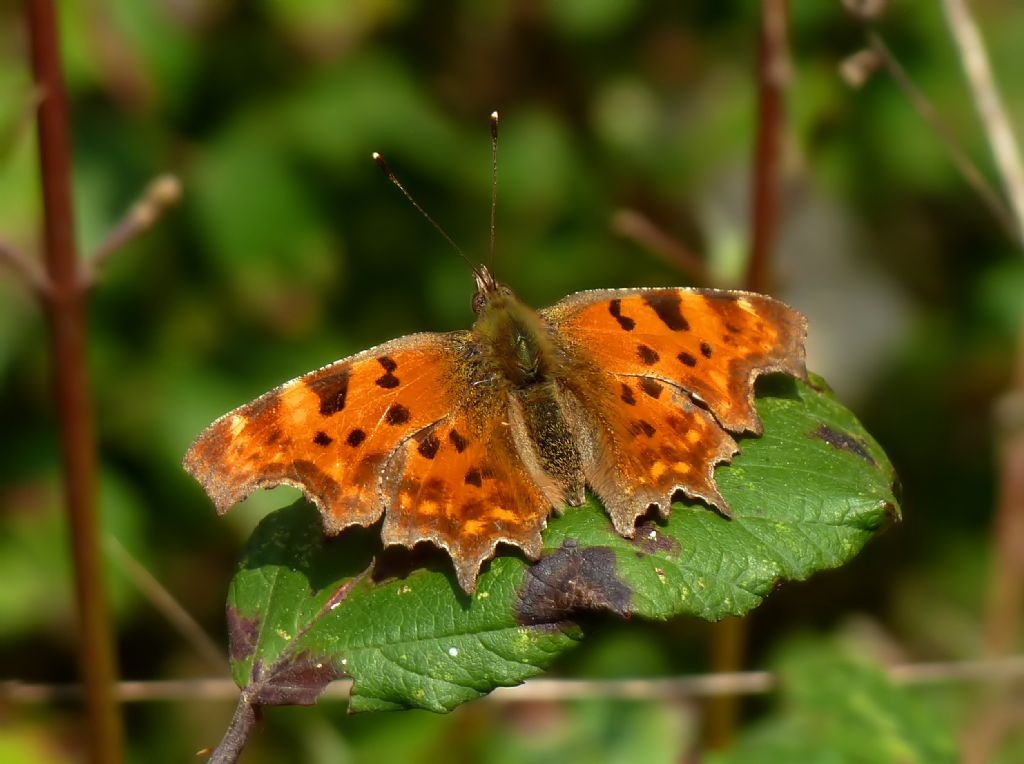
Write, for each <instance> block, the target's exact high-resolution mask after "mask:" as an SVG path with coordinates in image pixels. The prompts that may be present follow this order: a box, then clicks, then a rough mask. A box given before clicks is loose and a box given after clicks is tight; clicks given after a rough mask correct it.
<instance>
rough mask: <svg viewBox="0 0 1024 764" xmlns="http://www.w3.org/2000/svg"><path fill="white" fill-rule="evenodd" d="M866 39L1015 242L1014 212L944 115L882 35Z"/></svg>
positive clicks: (952, 159)
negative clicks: (925, 93) (965, 147)
mask: <svg viewBox="0 0 1024 764" xmlns="http://www.w3.org/2000/svg"><path fill="white" fill-rule="evenodd" d="M867 40H868V45H870V46H871V50H873V51H874V52H875V53H876V54H877V55H878V57H879V59H880V60H881V62H882V64H883V65H884V66H885V69H886V71H888V72H889V76H891V77H892V79H893V82H895V83H896V85H897V87H899V89H900V90H902V91H903V94H904V95H905V96H906V97H907V99H908V100H909V101H910V104H911V106H913V107H914V110H915V111H917V113H918V115H919V116H920V117H921V119H923V120H924V121H925V122H927V123H928V126H929V127H930V128H931V129H932V130H933V131H934V133H935V134H936V135H937V136H938V137H939V140H941V141H942V144H943V146H945V148H946V153H948V154H949V158H950V160H951V161H952V162H953V166H954V167H956V169H957V171H958V172H959V173H960V175H961V177H962V178H963V179H964V180H965V181H966V182H967V185H969V186H970V187H971V188H973V189H974V192H975V193H976V194H977V195H978V196H979V197H980V199H981V200H982V202H984V204H985V206H986V207H988V209H989V211H990V212H991V213H992V215H993V216H994V217H995V218H996V220H997V221H998V222H999V225H1000V226H1001V227H1002V229H1003V230H1004V231H1005V232H1006V233H1007V235H1008V236H1010V238H1012V239H1014V240H1016V238H1017V227H1016V225H1015V224H1014V222H1013V213H1012V212H1011V211H1010V209H1009V207H1007V206H1006V202H1005V201H1004V200H1003V197H1002V196H1000V194H999V192H998V191H996V190H995V189H994V188H993V187H992V185H991V184H990V183H989V182H988V181H987V180H986V179H985V176H984V175H982V173H981V171H980V170H979V169H978V167H977V165H975V164H974V162H972V161H971V159H970V157H969V156H968V155H967V151H966V150H965V149H964V147H963V146H962V145H961V144H960V141H959V140H958V139H957V137H956V135H955V134H954V133H953V130H952V129H951V128H950V127H949V125H948V124H947V123H946V121H945V120H944V119H943V118H942V115H940V114H939V112H938V110H937V109H936V108H935V107H934V106H933V105H932V104H931V102H930V101H929V100H928V98H927V97H926V96H925V95H924V93H922V92H921V91H920V90H919V89H918V87H917V86H916V85H915V84H914V81H913V80H911V79H910V75H909V74H908V73H907V70H906V69H904V68H903V66H902V64H900V62H899V59H897V58H896V56H895V54H894V53H893V52H892V50H890V48H889V46H888V45H886V44H885V41H884V40H883V39H882V37H881V35H879V34H878V32H875V31H873V30H870V29H869V30H868V31H867Z"/></svg>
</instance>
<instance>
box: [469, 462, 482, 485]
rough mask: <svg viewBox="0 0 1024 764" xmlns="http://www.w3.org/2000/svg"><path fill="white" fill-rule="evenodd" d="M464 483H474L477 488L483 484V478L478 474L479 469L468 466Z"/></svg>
mask: <svg viewBox="0 0 1024 764" xmlns="http://www.w3.org/2000/svg"><path fill="white" fill-rule="evenodd" d="M466 485H475V486H476V487H477V488H479V487H480V486H482V485H483V478H482V476H481V475H480V470H478V469H477V468H476V467H470V468H469V470H468V471H467V472H466Z"/></svg>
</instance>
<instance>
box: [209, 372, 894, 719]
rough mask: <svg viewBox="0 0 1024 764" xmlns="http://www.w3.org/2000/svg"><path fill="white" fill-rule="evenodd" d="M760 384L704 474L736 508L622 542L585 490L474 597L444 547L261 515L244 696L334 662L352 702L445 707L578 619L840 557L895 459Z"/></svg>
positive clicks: (532, 666)
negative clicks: (726, 458)
mask: <svg viewBox="0 0 1024 764" xmlns="http://www.w3.org/2000/svg"><path fill="white" fill-rule="evenodd" d="M767 381H768V382H769V384H767V385H763V386H762V387H761V397H760V398H759V400H758V410H759V412H760V414H761V418H762V421H763V423H764V435H763V436H762V437H760V438H745V439H743V440H742V442H741V449H742V451H741V453H740V454H739V455H738V456H737V457H736V458H735V460H734V461H733V463H732V464H731V465H729V466H723V467H721V468H719V469H718V471H717V473H716V477H717V480H718V485H719V488H720V490H721V492H722V494H723V495H724V496H725V498H726V499H727V500H728V501H729V503H730V505H731V506H732V509H733V515H734V517H733V519H731V520H727V519H725V518H723V517H721V516H719V515H717V514H716V513H714V512H712V511H710V510H708V509H707V508H706V507H704V506H703V505H699V504H682V503H679V504H676V505H674V507H673V510H672V515H671V517H670V519H668V520H667V521H654V520H646V521H644V522H643V523H642V524H641V526H640V527H639V528H638V531H637V535H636V538H635V539H624V538H622V537H620V536H619V535H618V534H616V533H615V532H614V530H613V529H612V527H611V523H610V522H609V520H608V518H607V515H606V514H605V513H604V511H603V510H602V509H601V507H600V506H599V504H598V503H597V502H596V500H593V499H591V500H590V502H588V504H587V505H585V506H583V507H580V508H576V509H570V510H567V511H566V513H565V514H564V515H563V516H562V517H557V518H553V519H552V520H551V522H550V525H549V527H548V529H547V531H546V532H545V536H544V538H545V551H544V556H543V557H542V559H541V560H540V561H539V562H538V563H536V564H535V565H532V566H527V564H526V563H525V562H524V561H523V559H522V558H521V557H520V556H516V555H503V556H500V557H498V558H497V559H495V560H494V561H493V562H492V563H491V564H490V565H489V566H488V567H487V568H486V569H485V572H484V573H483V574H482V575H481V577H480V579H479V581H478V585H477V591H476V593H475V594H473V595H472V596H468V595H465V594H464V593H463V592H462V591H461V590H460V589H459V588H458V586H457V584H455V582H454V578H453V575H452V572H451V565H450V563H449V561H448V560H447V558H445V557H443V556H442V555H440V554H437V555H434V556H433V557H431V558H430V559H429V564H428V565H427V566H426V567H423V566H422V565H419V564H418V562H417V560H418V559H419V557H422V555H419V556H417V553H409V552H405V551H403V550H389V551H388V552H387V553H385V554H384V556H383V558H381V559H380V560H378V564H377V566H376V568H374V566H373V557H374V553H375V550H376V553H377V554H378V555H379V554H380V552H379V540H378V539H377V536H376V532H375V531H365V530H351V531H346V532H345V533H344V534H342V536H341V537H340V538H335V539H326V538H325V537H324V536H323V534H322V531H321V524H320V519H319V516H318V515H317V513H316V511H315V510H314V509H313V508H312V507H311V506H309V505H307V504H305V503H304V502H299V503H297V504H295V505H293V506H291V507H289V508H287V509H283V510H280V511H278V512H276V513H274V514H273V515H271V516H269V517H268V518H266V519H265V520H264V521H263V523H262V524H261V525H260V526H259V527H258V528H257V530H256V532H255V533H254V535H253V537H252V539H251V541H250V544H249V548H248V551H247V553H246V555H245V558H244V560H243V562H242V566H241V569H240V570H239V572H238V573H237V575H236V576H235V578H234V580H233V582H232V585H231V591H230V594H229V600H228V614H229V627H230V631H231V643H232V649H231V653H232V666H233V671H234V676H235V680H236V681H237V682H238V684H239V686H240V687H242V688H243V689H244V690H245V692H246V693H247V695H248V698H249V700H250V701H251V702H253V703H257V704H260V705H274V704H279V703H312V702H314V701H315V700H316V698H317V697H318V695H319V694H320V692H321V691H322V689H323V687H324V686H326V684H327V683H328V682H329V681H331V680H332V679H334V678H337V677H339V676H342V675H345V674H347V675H349V676H351V677H353V678H354V680H355V684H354V688H353V697H352V701H351V709H352V710H355V711H358V710H377V709H390V708H399V707H420V708H427V709H431V710H435V711H446V710H450V709H451V708H454V707H455V706H457V705H458V704H460V703H463V702H465V701H467V700H471V699H473V698H476V697H478V696H480V695H483V694H485V693H487V692H489V691H490V690H491V689H493V688H494V687H498V686H504V685H513V684H516V683H518V682H521V681H523V680H524V679H526V678H527V677H529V676H532V675H534V674H537V673H539V672H540V671H542V670H543V669H544V668H545V667H546V666H548V665H549V664H550V662H551V661H552V660H553V658H554V657H555V656H556V655H557V654H558V653H560V652H562V651H564V650H566V649H568V648H569V647H571V646H573V644H575V642H576V641H577V640H578V639H579V638H580V632H579V629H578V628H577V627H576V626H575V625H574V624H573V623H572V622H571V619H572V617H573V616H574V615H576V614H578V613H581V612H585V611H600V610H604V611H608V612H612V613H616V614H618V615H622V616H627V615H640V616H645V617H649V618H668V617H670V616H673V615H677V614H680V613H690V614H693V615H697V616H700V617H702V618H708V619H717V618H721V617H723V616H725V615H730V614H733V615H738V614H742V613H744V612H746V611H748V610H750V609H751V608H753V607H755V606H756V605H757V604H758V603H759V602H760V601H761V599H762V598H763V597H764V596H766V595H767V594H768V593H769V592H770V591H771V590H772V589H773V587H774V586H775V585H776V584H777V582H778V581H779V580H781V579H802V578H806V577H807V576H809V575H810V574H811V573H813V572H814V571H816V570H821V569H824V568H830V567H835V566H838V565H841V564H843V563H844V562H846V561H847V560H849V559H850V558H851V557H852V556H853V555H855V554H856V553H857V552H858V551H859V550H860V548H861V547H862V546H863V545H864V543H865V542H866V541H867V540H868V538H870V536H871V534H872V533H873V532H874V531H875V530H877V529H878V528H879V527H881V526H882V525H883V524H884V522H885V520H886V518H887V517H889V516H891V515H893V514H895V513H897V511H898V510H896V500H895V498H894V497H893V495H892V489H891V485H892V482H893V472H892V467H891V466H890V465H889V463H888V461H887V460H886V458H885V455H884V453H883V452H882V451H881V449H880V448H879V446H878V445H877V444H876V443H875V442H874V441H873V440H872V439H871V437H870V436H869V435H868V434H867V433H866V432H865V431H864V430H863V428H862V427H861V425H860V424H859V423H858V422H857V420H856V419H855V418H854V417H853V415H852V414H851V413H850V412H849V411H847V410H846V409H845V408H843V407H842V406H841V405H840V404H839V403H838V402H837V401H836V400H835V399H834V398H833V397H832V396H831V394H830V393H829V392H828V391H826V390H824V389H818V388H817V387H810V386H808V385H806V384H804V383H799V382H796V381H793V380H788V379H786V380H767ZM815 384H817V383H815ZM388 568H391V569H392V570H391V571H390V572H389V570H388ZM396 568H397V571H396ZM410 571H412V572H410ZM396 572H397V573H399V575H396ZM405 574H407V575H405Z"/></svg>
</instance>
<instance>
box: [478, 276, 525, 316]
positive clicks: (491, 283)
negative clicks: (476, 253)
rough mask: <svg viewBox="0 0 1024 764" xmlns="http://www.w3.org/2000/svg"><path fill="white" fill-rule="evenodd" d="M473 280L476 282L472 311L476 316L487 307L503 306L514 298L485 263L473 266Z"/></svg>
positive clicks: (480, 314) (510, 291) (482, 312)
mask: <svg viewBox="0 0 1024 764" xmlns="http://www.w3.org/2000/svg"><path fill="white" fill-rule="evenodd" d="M473 280H474V281H475V282H476V291H475V292H474V293H473V313H475V314H476V316H477V318H479V317H480V316H482V315H483V314H484V313H485V312H486V311H487V309H488V308H494V307H498V306H504V305H505V304H507V303H508V302H510V301H515V299H516V296H515V294H514V293H513V292H512V290H511V289H509V288H508V287H507V286H505V285H504V284H500V283H498V282H497V281H496V280H495V278H494V276H493V275H492V274H491V272H490V271H489V270H488V269H487V266H486V265H478V266H476V267H475V268H473Z"/></svg>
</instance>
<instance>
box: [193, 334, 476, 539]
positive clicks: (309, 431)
mask: <svg viewBox="0 0 1024 764" xmlns="http://www.w3.org/2000/svg"><path fill="white" fill-rule="evenodd" d="M457 340H458V335H457V334H450V335H442V334H420V335H412V336H409V337H403V338H400V339H397V340H393V341H392V342H388V343H385V344H383V345H380V346H378V347H375V348H372V349H370V350H367V351H365V352H362V353H359V354H358V355H355V356H352V357H350V358H346V359H343V360H341V361H338V362H336V363H333V364H331V365H330V366H325V367H323V368H322V369H319V370H317V371H314V372H311V373H309V374H306V375H304V376H301V377H298V378H297V379H293V380H292V381H291V382H287V383H285V384H284V385H281V386H280V387H278V388H275V389H274V390H271V391H270V392H269V393H267V394H265V395H263V396H261V397H259V398H257V399H256V400H255V401H253V402H252V403H249V404H248V405H245V406H242V407H241V408H238V409H236V410H234V411H232V412H230V413H228V414H226V415H225V416H223V417H221V418H220V419H218V420H217V421H216V422H214V423H213V424H212V425H210V427H208V428H207V429H206V430H205V431H204V432H203V433H202V434H201V435H200V436H199V437H198V438H197V439H196V441H195V443H193V444H192V447H191V448H190V449H189V451H188V453H187V454H186V456H185V469H186V470H188V472H189V473H191V474H192V475H193V476H194V477H195V478H196V479H197V480H198V481H199V482H200V483H201V484H202V486H203V488H204V489H205V490H206V492H207V493H208V494H209V495H210V497H211V498H212V499H213V501H214V503H215V504H216V506H217V509H218V511H220V512H225V511H226V510H227V509H228V508H230V507H231V505H232V504H234V503H235V502H238V501H240V500H241V499H243V498H245V497H246V496H248V495H249V494H250V493H252V491H254V490H255V489H257V488H266V487H271V486H274V485H280V484H286V485H293V486H295V487H297V488H300V489H301V490H302V491H303V492H304V493H305V494H306V495H307V496H308V497H309V498H310V499H311V500H312V501H314V502H315V503H316V505H317V506H318V507H319V508H320V510H321V512H322V513H323V516H324V525H325V527H326V528H327V530H328V531H330V532H337V531H338V530H340V529H342V528H344V527H346V526H348V525H353V524H359V525H369V524H371V523H373V522H375V521H376V520H377V519H378V518H379V517H380V515H381V512H382V511H383V509H384V504H383V500H382V497H381V494H380V478H381V473H382V471H383V468H384V466H385V463H386V461H387V459H388V457H389V455H390V454H391V453H392V452H393V451H394V450H395V449H396V448H397V447H398V446H399V444H400V443H401V442H402V441H403V440H404V439H406V438H408V437H410V436H411V435H412V434H414V433H416V432H418V431H420V430H422V429H423V428H424V427H428V426H430V425H431V424H433V423H434V422H436V421H438V420H439V419H442V418H443V417H445V416H446V415H448V414H449V413H450V412H451V410H452V409H453V407H454V405H455V401H457V392H458V391H457V390H456V391H453V390H451V385H450V381H451V379H452V372H453V369H452V363H451V359H452V357H453V353H452V352H451V346H452V344H453V343H456V342H457Z"/></svg>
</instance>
